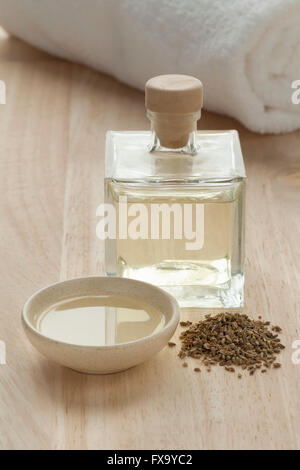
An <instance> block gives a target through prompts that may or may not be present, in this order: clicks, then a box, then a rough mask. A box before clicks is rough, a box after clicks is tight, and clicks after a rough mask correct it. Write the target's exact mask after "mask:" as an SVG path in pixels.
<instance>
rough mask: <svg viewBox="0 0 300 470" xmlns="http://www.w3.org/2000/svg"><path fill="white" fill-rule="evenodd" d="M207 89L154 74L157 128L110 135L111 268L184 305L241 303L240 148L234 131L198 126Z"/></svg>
mask: <svg viewBox="0 0 300 470" xmlns="http://www.w3.org/2000/svg"><path fill="white" fill-rule="evenodd" d="M202 93H203V92H202V84H201V82H200V81H199V80H197V79H196V78H193V77H190V76H186V75H162V76H159V77H154V78H152V79H151V80H149V81H148V82H147V84H146V108H147V115H148V117H149V119H150V121H151V131H130V132H124V131H122V132H119V131H109V132H108V133H107V141H106V178H105V199H106V204H105V210H104V211H103V212H102V215H106V218H105V220H103V224H102V228H103V230H104V231H106V232H105V234H104V238H106V241H105V251H106V273H107V275H109V276H116V275H118V276H124V277H130V278H133V279H139V280H142V281H146V282H150V283H152V284H155V285H158V286H160V287H162V288H163V289H165V290H167V291H168V292H170V293H171V294H172V295H174V296H175V297H176V298H177V300H178V302H179V304H180V306H181V307H197V308H201V307H205V308H239V307H241V306H243V301H244V268H243V264H244V200H245V178H246V175H245V168H244V162H243V156H242V152H241V147H240V143H239V137H238V133H237V131H235V130H225V131H197V120H198V119H199V118H200V112H201V107H202ZM113 219H114V220H113ZM104 227H106V228H105V229H104Z"/></svg>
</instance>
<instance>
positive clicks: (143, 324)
mask: <svg viewBox="0 0 300 470" xmlns="http://www.w3.org/2000/svg"><path fill="white" fill-rule="evenodd" d="M164 325H165V316H164V315H163V314H162V313H161V312H160V311H159V310H157V309H156V308H155V307H153V306H152V305H147V304H146V303H143V302H141V301H137V300H136V299H134V298H131V297H128V296H120V295H118V296H116V295H99V296H97V295H88V296H79V297H71V298H67V299H63V300H60V301H59V302H57V303H55V304H54V305H51V307H49V308H48V309H46V310H45V311H44V312H42V313H41V314H40V316H39V317H37V319H36V328H37V330H38V331H39V332H40V333H42V334H43V335H45V336H47V337H48V338H51V339H54V340H56V341H61V342H64V343H70V344H76V345H82V346H110V345H115V344H121V343H128V342H131V341H136V340H138V339H140V338H144V337H145V336H150V335H152V334H154V333H156V332H157V331H159V330H161V329H162V328H163V327H164Z"/></svg>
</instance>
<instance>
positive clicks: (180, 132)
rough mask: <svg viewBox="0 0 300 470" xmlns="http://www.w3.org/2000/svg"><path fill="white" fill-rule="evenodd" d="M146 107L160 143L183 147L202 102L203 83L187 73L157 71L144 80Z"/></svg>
mask: <svg viewBox="0 0 300 470" xmlns="http://www.w3.org/2000/svg"><path fill="white" fill-rule="evenodd" d="M145 92H146V93H145V102H146V108H147V110H148V111H150V117H151V121H152V126H153V128H154V130H155V132H156V133H157V136H158V138H159V140H160V143H161V145H163V146H164V147H168V148H180V147H184V146H185V145H186V144H187V142H188V139H189V135H190V133H191V132H192V131H193V130H195V125H196V124H195V123H196V121H197V119H199V117H200V111H201V107H202V104H203V86H202V83H201V82H200V80H198V79H197V78H194V77H191V76H189V75H175V74H174V75H159V76H157V77H153V78H151V79H150V80H148V82H147V83H146V88H145Z"/></svg>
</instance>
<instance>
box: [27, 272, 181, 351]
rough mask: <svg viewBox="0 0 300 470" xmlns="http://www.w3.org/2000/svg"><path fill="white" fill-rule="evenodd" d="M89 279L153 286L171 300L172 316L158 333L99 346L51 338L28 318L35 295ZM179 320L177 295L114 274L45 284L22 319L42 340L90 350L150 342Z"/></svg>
mask: <svg viewBox="0 0 300 470" xmlns="http://www.w3.org/2000/svg"><path fill="white" fill-rule="evenodd" d="M87 279H101V280H104V279H105V280H106V279H110V280H113V279H118V281H120V282H123V281H124V282H126V283H128V282H129V283H131V284H135V285H137V286H138V285H144V286H146V287H151V288H152V289H154V290H157V291H159V293H160V294H163V295H164V296H165V297H166V299H167V300H168V301H169V302H170V305H171V306H172V313H171V317H170V319H169V320H168V322H167V323H166V324H165V325H164V326H163V328H162V329H161V330H159V331H157V332H156V333H153V334H152V335H148V336H144V337H142V338H139V339H136V340H134V341H128V342H126V343H118V344H112V345H102V346H101V345H99V346H97V345H88V344H87V345H84V344H77V343H68V342H65V341H60V340H56V339H53V338H51V337H49V336H47V335H44V334H43V333H41V332H40V331H38V330H37V329H36V328H35V327H34V326H33V325H32V323H31V322H30V321H29V319H28V308H29V306H30V303H31V302H32V300H33V299H34V298H35V297H38V296H39V295H41V294H42V293H44V292H45V291H46V290H48V289H50V288H53V287H56V286H59V285H63V284H66V283H70V284H71V283H72V282H74V281H80V280H87ZM112 282H114V281H112ZM133 297H134V296H133ZM179 320H180V307H179V304H178V302H177V300H176V299H175V297H173V296H172V295H171V294H169V293H168V292H166V291H165V290H164V289H162V288H161V287H158V286H155V285H154V284H150V283H149V282H144V281H139V280H136V279H130V278H125V277H118V276H114V277H109V276H82V277H74V278H70V279H66V280H64V281H58V282H54V283H53V284H49V285H47V286H44V287H42V288H41V289H38V290H37V291H36V292H34V293H33V294H31V296H30V297H29V298H28V299H27V300H26V302H25V304H24V306H23V308H22V310H21V321H22V323H23V327H24V329H25V331H26V329H28V330H29V331H30V332H31V333H32V334H34V335H35V336H38V337H40V338H41V339H42V340H44V341H47V342H49V343H52V344H56V345H61V346H64V347H68V348H76V349H82V350H86V349H90V350H106V351H108V350H110V349H111V350H116V349H124V348H131V347H134V346H136V345H138V344H142V343H145V342H148V341H149V340H154V339H155V338H158V337H159V336H162V334H163V333H164V332H166V331H168V330H172V329H173V328H174V331H175V329H176V328H177V326H178V323H179Z"/></svg>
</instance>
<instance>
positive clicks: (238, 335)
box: [169, 313, 284, 378]
mask: <svg viewBox="0 0 300 470" xmlns="http://www.w3.org/2000/svg"><path fill="white" fill-rule="evenodd" d="M180 325H181V326H183V327H187V329H186V330H185V331H183V332H182V333H181V334H180V337H179V338H180V340H181V350H180V351H179V354H178V356H179V357H180V358H181V359H184V358H186V357H192V358H195V359H200V360H201V362H202V364H203V365H204V366H205V367H206V369H207V370H208V371H210V370H211V366H212V365H216V364H219V365H220V366H224V368H225V370H227V371H228V372H235V367H238V368H242V369H246V370H247V371H249V374H250V375H253V374H254V373H255V372H256V371H258V370H260V371H261V372H262V373H265V372H267V370H268V369H269V368H270V367H273V368H279V367H280V366H281V364H280V363H279V362H276V358H277V355H278V354H279V353H280V352H281V350H282V349H284V346H283V344H281V342H280V339H279V337H278V333H280V332H281V328H280V327H279V326H271V325H270V322H268V321H265V322H264V321H262V320H261V317H259V319H258V320H252V319H251V318H249V317H248V316H247V315H245V314H240V313H233V314H231V313H219V314H218V315H216V316H211V315H206V316H205V320H203V321H200V322H198V323H192V322H190V321H186V322H180ZM169 346H171V347H172V346H175V343H171V342H170V343H169ZM183 366H184V367H187V366H188V364H187V363H186V362H184V363H183ZM194 371H195V372H200V371H201V369H200V368H199V367H196V368H195V369H194ZM241 377H242V375H241V374H238V378H241Z"/></svg>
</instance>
